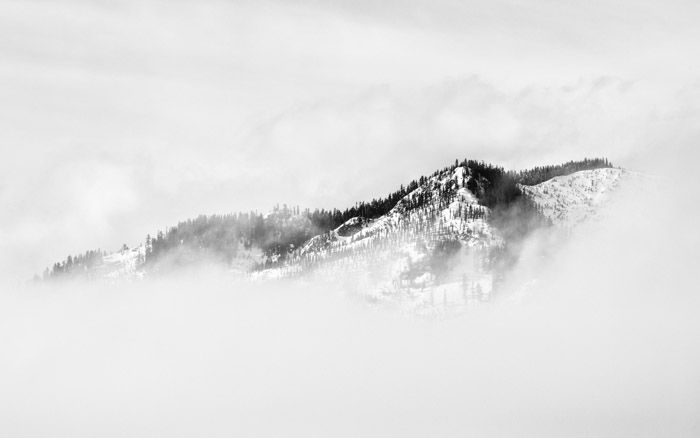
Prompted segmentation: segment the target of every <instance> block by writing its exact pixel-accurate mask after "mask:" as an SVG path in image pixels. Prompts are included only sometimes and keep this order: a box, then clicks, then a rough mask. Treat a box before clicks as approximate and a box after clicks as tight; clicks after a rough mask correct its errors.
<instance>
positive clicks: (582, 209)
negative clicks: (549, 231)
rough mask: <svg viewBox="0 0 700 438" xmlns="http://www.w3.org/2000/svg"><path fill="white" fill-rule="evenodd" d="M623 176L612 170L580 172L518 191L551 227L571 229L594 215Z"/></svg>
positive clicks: (618, 171) (522, 187)
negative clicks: (541, 214)
mask: <svg viewBox="0 0 700 438" xmlns="http://www.w3.org/2000/svg"><path fill="white" fill-rule="evenodd" d="M623 175H625V171H624V170H623V169H615V168H605V169H594V170H582V171H579V172H575V173H572V174H570V175H565V176H557V177H554V178H552V179H550V180H547V181H545V182H543V183H540V184H537V185H534V186H525V185H521V186H520V189H521V190H522V192H523V193H524V194H525V195H526V196H528V197H529V198H530V199H532V200H533V201H534V202H535V204H537V206H538V207H539V208H540V209H541V211H542V213H543V214H544V215H545V216H546V217H547V218H549V219H550V220H551V221H552V223H553V224H555V225H558V226H562V227H572V226H574V225H576V224H578V223H580V222H582V221H584V220H586V219H588V218H590V217H592V216H594V215H595V214H597V212H598V211H599V209H600V207H601V206H602V204H604V203H605V201H606V200H607V199H608V197H609V196H610V194H611V192H612V191H613V190H614V189H615V188H616V187H617V185H618V184H619V182H620V180H621V178H623Z"/></svg>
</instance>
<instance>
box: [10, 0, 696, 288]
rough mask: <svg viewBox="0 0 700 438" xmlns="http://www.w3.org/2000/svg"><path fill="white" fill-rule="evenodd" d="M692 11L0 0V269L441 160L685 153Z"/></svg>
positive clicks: (344, 201)
mask: <svg viewBox="0 0 700 438" xmlns="http://www.w3.org/2000/svg"><path fill="white" fill-rule="evenodd" d="M699 19H700V7H699V6H698V4H697V2H690V1H689V2H670V1H663V2H661V1H659V2H650V1H627V2H601V1H587V2H573V1H572V2H569V1H542V0H539V1H535V2H524V1H501V2H499V1H484V2H458V1H452V2H450V1H442V2H438V1H417V0H412V1H402V2H398V1H384V2H369V1H352V2H342V1H336V2H304V1H295V2H263V1H256V2H236V1H207V2H204V1H197V2H195V1H169V2H156V1H144V0H141V1H131V2H101V1H87V0H85V1H79V0H74V1H64V2H60V4H59V2H50V1H34V2H31V1H3V2H1V3H0V60H1V61H2V62H0V147H1V148H2V157H3V158H2V160H1V161H0V205H1V207H2V209H1V210H0V239H1V241H2V244H1V245H2V247H0V263H1V264H2V271H3V272H2V273H3V274H10V275H12V276H15V277H17V278H26V277H27V276H29V275H31V274H32V273H34V272H37V271H40V270H41V269H42V268H43V267H44V266H46V265H48V264H49V263H51V262H53V261H55V260H56V259H58V258H62V257H65V256H66V255H67V254H68V253H77V252H82V251H84V250H86V249H90V248H96V247H102V248H106V249H114V248H115V247H117V246H118V245H120V244H121V243H123V242H126V243H127V244H136V243H138V242H139V241H140V240H142V239H143V237H144V236H145V234H146V233H148V232H151V233H153V232H154V231H156V230H157V229H159V228H164V227H165V226H167V225H172V224H174V223H175V222H177V221H178V220H181V219H185V218H188V217H191V216H195V215H197V214H199V213H224V212H230V211H237V210H246V209H252V208H255V209H260V210H267V209H268V208H269V207H271V206H272V205H274V204H275V203H284V202H286V203H289V204H299V205H301V206H303V207H305V206H308V207H326V208H328V207H339V208H343V207H345V206H348V205H351V204H352V203H353V202H355V201H358V200H364V199H371V198H372V197H375V196H382V195H384V194H386V193H387V192H389V191H392V190H394V189H396V187H397V186H398V185H399V184H400V183H406V182H408V181H409V180H411V179H413V178H416V177H418V176H420V175H421V174H422V173H427V172H432V171H433V170H435V168H437V167H441V166H444V165H447V164H449V163H451V162H452V161H453V160H454V158H456V157H460V158H464V157H469V158H477V159H484V160H487V161H493V162H496V163H499V164H502V165H504V166H506V167H511V168H517V167H526V166H532V165H537V164H542V163H548V162H557V161H563V160H568V159H575V158H580V157H583V156H592V155H598V156H599V155H606V156H608V157H609V158H611V159H612V160H614V161H615V162H617V163H619V164H621V165H623V166H629V167H635V168H645V167H648V163H650V162H651V158H653V157H655V156H656V155H657V154H658V153H659V151H662V150H663V151H664V153H666V154H667V155H668V156H671V157H673V158H672V159H671V161H673V160H675V159H677V158H678V157H683V158H684V161H685V162H689V161H692V160H693V159H695V158H697V156H698V155H697V153H696V152H694V150H695V149H694V147H693V145H694V144H695V143H694V142H693V140H694V139H696V138H698V137H697V136H695V134H697V131H694V130H693V129H697V128H693V126H700V124H698V121H699V120H698V119H699V118H700V116H699V115H700V80H699V79H700V76H699V74H700V27H699V26H698V25H697V24H698V21H699ZM683 154H690V156H687V155H686V156H683Z"/></svg>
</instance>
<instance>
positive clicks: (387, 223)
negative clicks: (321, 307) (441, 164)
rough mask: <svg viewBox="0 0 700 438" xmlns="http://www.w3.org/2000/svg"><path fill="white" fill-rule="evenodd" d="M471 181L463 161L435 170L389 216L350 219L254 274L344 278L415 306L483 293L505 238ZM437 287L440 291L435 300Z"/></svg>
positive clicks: (369, 292)
mask: <svg viewBox="0 0 700 438" xmlns="http://www.w3.org/2000/svg"><path fill="white" fill-rule="evenodd" d="M471 180H472V175H471V170H470V169H469V168H468V167H463V166H458V167H455V168H450V169H448V170H445V171H443V172H440V173H437V174H436V175H434V176H432V177H431V178H428V179H427V180H425V181H424V182H423V183H422V184H421V185H419V186H418V187H417V188H416V189H414V190H413V191H411V192H410V193H408V194H407V195H406V196H405V197H404V198H402V199H401V200H400V201H399V202H398V203H397V204H396V206H395V207H394V208H392V209H391V210H390V211H389V212H388V213H387V214H386V215H384V216H381V217H379V218H376V219H374V220H368V219H365V218H362V217H355V218H351V219H350V220H348V221H346V222H345V223H344V224H342V225H341V226H339V227H338V228H336V229H334V230H331V231H330V232H328V233H324V234H321V235H318V236H315V237H314V238H312V239H310V240H309V241H308V242H307V243H306V245H304V246H303V247H301V248H300V249H298V250H297V251H295V252H294V253H293V254H292V256H291V257H289V258H288V260H287V262H286V263H285V264H284V265H283V266H280V267H276V268H273V269H267V270H264V271H263V272H261V273H259V274H257V275H256V276H257V277H263V278H277V277H285V276H294V275H300V274H306V273H310V272H313V274H314V275H316V276H321V277H324V278H327V279H333V278H342V277H343V276H346V277H350V278H353V282H354V285H353V287H354V289H355V291H356V292H357V293H359V294H361V295H363V296H365V297H371V298H372V299H376V300H383V301H392V302H400V303H401V304H402V305H403V306H410V307H413V308H416V307H432V305H433V304H434V302H435V301H436V300H438V301H439V302H441V303H446V302H450V303H452V304H465V303H466V302H467V301H469V300H471V299H478V300H485V299H488V296H489V294H490V292H491V289H492V282H493V279H492V276H491V273H490V272H488V269H487V268H488V267H487V265H488V258H489V250H490V249H492V248H496V247H498V246H500V245H501V244H502V243H503V241H502V239H501V237H500V236H499V234H498V231H497V230H496V229H494V228H493V227H492V226H491V225H490V223H489V221H488V219H489V215H490V214H491V212H490V209H489V208H487V207H484V206H482V205H480V204H479V200H478V199H477V197H476V196H475V195H474V194H473V193H472V192H471V191H470V190H469V189H468V188H467V186H468V185H469V184H470V181H471ZM358 280H359V281H358ZM448 285H451V287H450V286H448ZM436 287H439V288H441V289H442V290H441V291H440V292H439V295H440V296H439V297H438V298H436V297H435V288H436Z"/></svg>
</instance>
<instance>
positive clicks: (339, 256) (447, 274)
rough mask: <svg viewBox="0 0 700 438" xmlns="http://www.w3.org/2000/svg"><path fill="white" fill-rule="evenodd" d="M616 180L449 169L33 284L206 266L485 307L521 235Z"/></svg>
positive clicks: (194, 223) (599, 199)
mask: <svg viewBox="0 0 700 438" xmlns="http://www.w3.org/2000/svg"><path fill="white" fill-rule="evenodd" d="M624 174H625V171H623V170H622V169H617V168H613V167H612V166H611V164H610V163H609V162H608V161H607V160H605V159H585V160H582V161H571V162H568V163H564V164H562V165H557V166H542V167H536V168H533V169H528V170H523V171H506V170H504V169H503V168H501V167H498V166H494V165H490V164H486V163H484V162H480V161H474V160H462V161H461V162H460V161H457V160H456V161H455V162H454V164H452V165H450V166H447V167H445V168H443V169H440V170H437V171H435V172H434V173H433V174H431V175H429V176H421V177H420V178H418V179H417V180H413V181H411V182H410V183H409V184H407V185H406V186H403V185H402V186H401V187H400V188H399V190H397V191H395V192H393V193H391V194H389V195H388V196H386V197H384V198H379V199H373V200H372V201H370V202H362V203H358V204H356V205H355V206H353V207H351V208H348V209H345V210H343V211H341V210H337V209H336V210H318V209H317V210H314V211H311V210H308V209H306V210H301V209H299V208H298V207H288V206H286V205H283V206H281V207H280V206H276V207H275V208H273V210H272V211H271V212H270V213H268V214H265V215H263V214H260V213H257V212H249V213H236V214H228V215H213V216H199V217H197V218H195V219H190V220H187V221H183V222H180V223H179V224H177V225H176V226H174V227H171V228H169V229H168V230H166V231H165V232H158V233H157V234H156V236H154V237H151V236H150V235H149V236H147V237H146V240H145V242H144V243H142V244H140V245H138V246H136V247H135V248H131V249H130V248H128V247H127V246H126V245H124V246H123V247H122V248H121V249H120V250H119V251H116V252H113V253H106V252H104V251H100V250H97V251H88V252H86V253H85V254H83V255H78V256H69V257H68V258H66V260H64V261H62V262H59V263H56V264H54V266H53V268H52V269H50V270H49V269H47V270H46V271H45V273H44V278H46V279H61V278H73V277H76V276H78V277H86V278H91V279H105V280H111V281H115V280H124V279H137V278H140V277H143V276H152V275H159V274H160V273H163V272H168V271H169V270H171V269H180V268H182V267H185V266H190V265H193V264H197V263H203V262H207V263H218V264H221V265H223V266H226V267H227V269H228V270H230V271H231V272H232V273H235V274H237V275H245V276H246V277H248V278H253V279H258V280H261V279H272V278H283V277H303V276H315V277H317V278H325V279H329V280H332V281H342V279H344V278H347V279H351V280H350V281H348V285H347V286H348V287H350V288H351V289H353V290H354V291H355V292H357V293H358V294H359V295H362V296H364V297H365V298H367V299H369V300H376V301H384V302H392V303H397V304H400V305H401V306H402V307H408V308H415V309H429V308H434V307H435V304H436V302H437V303H440V304H441V305H471V304H474V303H478V302H481V301H486V300H489V299H490V298H491V296H492V294H493V293H494V291H495V290H497V285H498V283H499V281H501V279H502V278H503V276H504V275H505V273H507V271H508V268H509V266H511V265H512V264H513V263H515V262H516V261H517V256H518V250H517V248H518V245H519V243H520V242H521V241H523V239H525V238H526V237H527V236H528V235H529V234H530V233H531V232H533V231H534V230H537V229H541V228H545V227H550V226H560V227H571V226H574V225H575V224H576V223H577V222H580V221H582V220H585V219H586V218H588V217H590V216H592V215H594V214H595V213H596V211H597V210H598V208H599V207H600V206H601V205H602V203H603V202H604V200H605V199H606V197H607V196H608V195H609V194H610V193H611V192H612V191H613V190H614V188H615V187H616V185H617V184H618V182H619V180H620V179H621V178H622V177H623V175H624Z"/></svg>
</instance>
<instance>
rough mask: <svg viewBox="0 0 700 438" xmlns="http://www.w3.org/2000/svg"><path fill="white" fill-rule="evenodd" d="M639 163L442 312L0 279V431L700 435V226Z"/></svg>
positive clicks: (183, 281)
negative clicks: (457, 307)
mask: <svg viewBox="0 0 700 438" xmlns="http://www.w3.org/2000/svg"><path fill="white" fill-rule="evenodd" d="M638 178H642V179H643V180H642V183H643V184H641V185H640V183H639V181H637V180H636V179H628V180H627V183H626V184H623V185H622V186H621V187H620V188H619V189H618V193H617V195H616V196H615V197H614V199H613V200H611V201H610V202H609V203H608V204H607V205H606V206H605V208H604V209H603V210H602V212H603V213H602V214H601V215H600V217H598V218H596V219H594V220H592V221H589V222H587V223H586V224H584V225H582V226H581V227H579V228H576V229H575V230H574V231H572V232H571V233H569V234H568V235H567V236H553V235H541V234H534V235H533V237H532V238H531V239H530V241H528V242H526V243H525V244H524V249H523V253H522V255H521V257H520V261H519V263H518V264H517V265H516V266H515V267H514V268H513V272H512V275H511V278H512V279H513V284H512V285H511V286H512V287H510V288H509V289H508V292H504V293H502V294H499V295H498V297H497V299H495V300H493V301H492V302H490V303H488V304H486V305H484V306H481V307H479V308H476V309H473V310H471V311H469V312H466V313H463V314H461V315H457V316H455V315H451V316H445V317H432V318H425V317H416V316H412V315H407V314H404V313H399V312H396V311H393V310H392V309H387V308H384V307H382V306H376V305H371V304H369V303H367V302H364V301H362V300H358V299H353V298H354V297H353V295H352V294H351V293H350V292H348V290H345V289H344V287H343V286H342V284H343V283H341V282H337V281H327V282H323V281H320V280H312V281H311V280H304V281H235V280H233V279H232V277H231V276H230V275H228V274H227V273H225V272H223V271H221V270H218V269H216V268H197V269H195V270H192V271H188V272H181V273H179V274H172V275H171V276H162V277H159V278H155V279H150V280H145V281H141V282H133V283H122V284H113V285H105V284H95V283H64V284H58V285H50V286H46V285H42V286H39V287H35V288H29V289H21V290H18V289H15V290H13V291H12V292H9V293H3V294H1V295H0V300H2V302H1V303H0V309H1V310H0V336H2V338H1V339H0V343H1V344H2V345H3V355H2V359H1V360H0V387H1V388H2V396H0V412H2V415H0V430H2V431H3V433H4V435H6V436H14V437H23V436H47V435H51V436H86V437H88V436H95V435H98V436H115V437H116V436H168V437H177V436H194V435H196V436H465V435H474V436H533V435H536V436H552V437H555V436H615V437H618V436H697V434H698V432H700V418H699V417H698V416H697V412H698V411H699V409H700V371H698V370H700V341H699V340H698V337H697V333H698V332H699V331H700V321H699V320H698V318H697V309H698V308H699V307H698V305H699V304H700V302H699V301H700V300H699V299H698V296H697V288H696V276H695V275H694V274H693V269H692V267H694V266H700V264H698V262H699V261H700V260H698V254H697V251H696V249H697V248H698V244H699V243H700V242H699V240H698V233H697V231H695V230H694V226H695V225H694V220H693V217H692V215H688V214H684V210H683V209H682V207H683V204H682V203H681V202H679V197H678V196H671V194H672V193H673V192H672V191H671V190H669V189H670V186H669V185H668V184H663V183H658V182H659V181H658V180H654V184H650V183H649V181H648V177H647V176H639V177H638ZM645 178H646V179H645ZM640 187H642V188H643V189H640ZM686 212H687V211H686ZM343 280H344V282H345V283H350V282H352V279H348V278H344V279H343ZM339 284H340V286H339Z"/></svg>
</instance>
